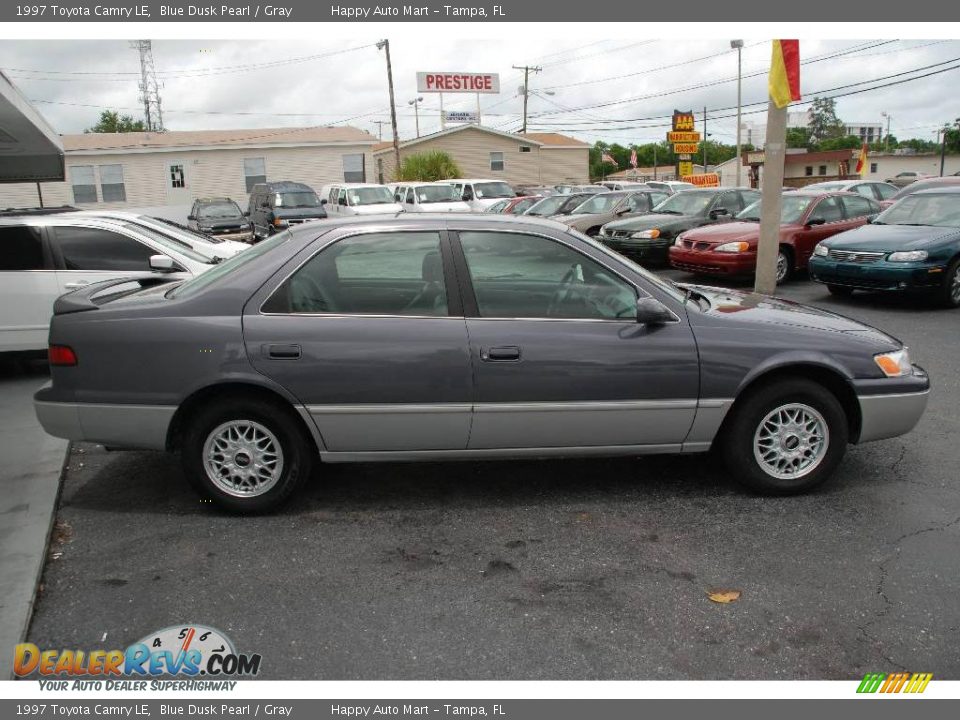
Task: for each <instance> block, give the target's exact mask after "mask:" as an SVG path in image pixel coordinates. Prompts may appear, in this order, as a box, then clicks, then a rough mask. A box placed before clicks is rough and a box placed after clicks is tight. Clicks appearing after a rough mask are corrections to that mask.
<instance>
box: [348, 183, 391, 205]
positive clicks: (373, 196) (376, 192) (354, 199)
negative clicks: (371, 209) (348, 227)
mask: <svg viewBox="0 0 960 720" xmlns="http://www.w3.org/2000/svg"><path fill="white" fill-rule="evenodd" d="M395 202H396V200H394V198H393V193H391V192H390V190H389V189H388V188H385V187H365V188H350V189H349V190H347V204H348V205H388V204H393V203H395Z"/></svg>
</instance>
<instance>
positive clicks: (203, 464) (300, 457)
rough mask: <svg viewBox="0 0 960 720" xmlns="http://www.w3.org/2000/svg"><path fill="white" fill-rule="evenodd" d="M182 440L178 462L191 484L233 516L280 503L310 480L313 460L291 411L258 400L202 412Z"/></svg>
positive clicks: (312, 453)
mask: <svg viewBox="0 0 960 720" xmlns="http://www.w3.org/2000/svg"><path fill="white" fill-rule="evenodd" d="M183 437H184V440H183V444H182V447H181V462H182V464H183V470H184V473H185V474H186V476H187V479H188V480H189V481H190V484H191V485H193V487H194V488H195V489H196V490H197V491H198V492H199V493H200V494H201V495H202V496H203V497H205V498H208V499H210V500H212V501H213V502H215V503H216V504H217V505H219V506H220V507H221V508H223V509H225V510H228V511H230V512H235V513H260V512H266V511H268V510H272V509H274V508H276V507H278V506H279V505H281V504H282V503H284V502H285V501H286V500H288V499H289V498H290V496H291V495H292V494H293V492H294V490H296V488H297V487H298V486H299V485H300V483H301V482H303V480H304V478H306V477H307V476H309V474H310V472H311V470H312V468H313V463H314V460H315V456H316V453H315V452H314V451H313V447H312V446H311V440H310V438H309V437H308V435H307V433H306V431H305V430H304V428H303V426H302V424H301V423H300V422H299V420H298V419H297V418H296V417H295V416H294V415H293V413H292V412H291V411H290V410H289V409H288V408H284V407H282V406H281V405H280V404H279V403H273V402H268V401H265V400H261V399H259V398H249V399H237V400H231V401H226V402H221V403H216V404H214V405H212V406H210V407H207V408H204V409H203V410H201V411H200V412H198V413H197V414H196V416H195V417H194V418H193V420H192V421H191V422H190V423H189V425H188V426H187V427H186V429H185V431H184V435H183Z"/></svg>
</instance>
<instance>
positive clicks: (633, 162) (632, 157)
mask: <svg viewBox="0 0 960 720" xmlns="http://www.w3.org/2000/svg"><path fill="white" fill-rule="evenodd" d="M630 167H632V168H636V167H637V149H636V148H634V149H633V150H632V151H631V153H630Z"/></svg>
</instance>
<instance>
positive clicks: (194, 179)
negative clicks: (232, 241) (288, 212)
mask: <svg viewBox="0 0 960 720" xmlns="http://www.w3.org/2000/svg"><path fill="white" fill-rule="evenodd" d="M61 139H62V141H63V148H64V154H65V164H66V180H65V181H64V182H45V183H42V184H41V185H40V191H41V192H42V193H43V204H44V205H45V206H47V207H51V206H56V205H73V206H75V207H80V208H83V209H97V208H103V209H124V208H142V207H160V206H165V205H168V206H183V205H189V204H190V203H192V202H193V199H194V198H197V197H231V198H233V199H234V200H236V201H237V202H238V203H240V205H241V206H245V205H246V202H247V197H248V193H249V190H250V188H252V187H253V185H254V183H257V182H265V181H268V180H269V181H276V180H293V181H296V182H303V183H306V184H307V185H310V186H311V187H313V188H314V189H315V190H317V191H318V192H319V190H320V187H321V186H322V185H324V184H326V183H331V182H339V181H350V182H364V181H369V180H371V166H372V155H371V150H372V149H373V146H374V145H375V144H376V143H377V139H376V138H375V137H374V136H373V135H370V134H369V133H366V132H364V131H363V130H358V129H356V128H352V127H313V128H263V129H257V130H200V131H171V132H164V133H143V132H138V133H88V134H84V135H63V136H61ZM38 204H39V199H38V191H37V185H36V184H35V183H15V184H10V185H0V208H8V207H36V206H37V205H38Z"/></svg>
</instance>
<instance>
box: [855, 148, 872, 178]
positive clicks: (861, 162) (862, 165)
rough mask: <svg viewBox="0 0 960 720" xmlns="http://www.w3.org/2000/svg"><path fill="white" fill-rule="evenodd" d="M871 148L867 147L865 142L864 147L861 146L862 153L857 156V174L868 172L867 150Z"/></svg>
mask: <svg viewBox="0 0 960 720" xmlns="http://www.w3.org/2000/svg"><path fill="white" fill-rule="evenodd" d="M869 150H870V148H868V147H867V144H866V143H864V144H863V147H861V148H860V155H859V157H857V175H864V174H866V170H867V152H868V151H869Z"/></svg>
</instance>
